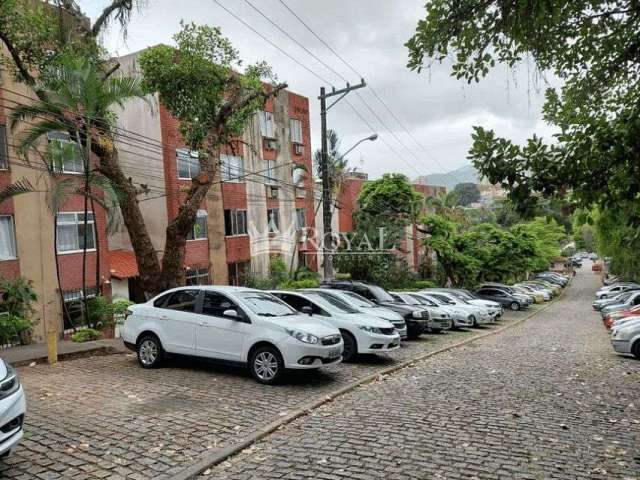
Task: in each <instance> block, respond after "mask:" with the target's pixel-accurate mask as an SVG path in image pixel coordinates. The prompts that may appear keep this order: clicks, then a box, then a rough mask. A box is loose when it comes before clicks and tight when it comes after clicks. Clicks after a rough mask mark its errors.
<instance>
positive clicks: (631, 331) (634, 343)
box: [611, 321, 640, 359]
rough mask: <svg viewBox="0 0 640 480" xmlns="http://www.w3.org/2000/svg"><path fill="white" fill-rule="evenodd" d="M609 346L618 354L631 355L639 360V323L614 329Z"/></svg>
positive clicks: (631, 323)
mask: <svg viewBox="0 0 640 480" xmlns="http://www.w3.org/2000/svg"><path fill="white" fill-rule="evenodd" d="M611 345H612V346H613V349H614V350H615V351H616V352H618V353H624V354H633V355H634V356H635V357H636V358H639V359H640V321H638V322H628V324H625V325H623V326H621V327H619V328H615V329H614V330H613V332H612V334H611Z"/></svg>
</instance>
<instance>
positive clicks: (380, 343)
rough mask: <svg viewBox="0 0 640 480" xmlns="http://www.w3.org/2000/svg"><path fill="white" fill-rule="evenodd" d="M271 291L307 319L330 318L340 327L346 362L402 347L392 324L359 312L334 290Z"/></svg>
mask: <svg viewBox="0 0 640 480" xmlns="http://www.w3.org/2000/svg"><path fill="white" fill-rule="evenodd" d="M271 293H273V294H274V295H276V296H278V298H281V299H282V300H284V301H285V302H287V303H288V304H289V305H291V306H292V307H293V308H295V309H296V310H298V311H300V312H304V313H308V314H309V315H310V316H309V317H308V318H310V319H313V318H315V319H319V320H321V321H327V322H330V323H331V324H332V325H333V326H335V327H336V328H338V329H339V330H340V333H341V334H342V340H343V342H344V353H343V359H344V360H345V361H349V360H351V359H352V358H353V357H354V356H355V355H357V354H359V353H384V352H391V351H393V350H397V349H398V348H400V335H399V334H398V332H397V331H396V329H395V327H394V326H393V325H392V324H391V323H389V322H388V321H387V320H382V319H381V318H377V317H374V316H373V315H369V314H366V313H360V312H359V311H358V310H357V309H355V308H353V307H352V306H350V305H349V304H348V303H346V302H344V301H343V300H341V299H340V298H338V297H336V296H334V295H332V294H331V293H327V292H324V291H322V290H320V289H314V290H299V291H284V290H282V291H272V292H271Z"/></svg>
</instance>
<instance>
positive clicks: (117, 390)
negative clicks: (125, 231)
mask: <svg viewBox="0 0 640 480" xmlns="http://www.w3.org/2000/svg"><path fill="white" fill-rule="evenodd" d="M524 315H525V313H523V312H517V313H509V315H507V318H505V319H504V320H503V321H501V322H500V324H508V323H510V322H514V321H515V320H517V319H518V318H522V317H523V316H524ZM498 326H499V325H498ZM498 326H491V327H489V328H487V329H479V330H470V331H460V332H452V333H449V334H446V335H427V336H424V337H423V338H421V339H420V340H418V341H411V342H406V343H403V348H402V349H400V350H399V351H396V352H392V353H390V354H388V355H379V356H371V357H366V358H363V359H361V360H360V361H358V362H357V363H351V364H342V365H336V366H332V367H330V368H327V369H326V371H324V372H323V373H320V374H317V375H309V374H299V375H296V376H290V377H289V378H288V379H287V381H286V382H285V384H284V385H281V386H277V387H268V386H264V385H259V384H257V383H256V382H254V381H253V380H252V379H251V378H250V377H249V376H248V375H247V374H246V372H245V371H244V370H243V369H231V368H227V367H216V366H213V365H210V364H205V363H202V362H185V361H179V362H173V363H170V364H168V365H166V366H165V367H163V368H160V369H157V370H143V369H142V368H140V367H139V366H138V365H137V363H136V361H135V358H134V357H133V355H111V356H106V357H93V358H82V359H77V360H69V361H64V362H60V363H59V364H58V365H57V366H55V367H50V366H48V365H37V366H34V367H22V368H19V369H18V370H19V372H20V377H21V381H22V383H23V385H24V387H25V389H26V393H27V403H28V412H27V418H26V427H25V438H24V440H23V442H22V443H21V444H20V445H19V446H18V448H17V449H16V450H15V451H14V452H12V455H11V456H10V457H9V458H8V459H7V460H6V461H4V462H0V478H12V479H15V478H17V479H25V480H26V479H34V478H35V479H56V478H64V479H76V480H81V479H94V478H109V479H112V480H117V479H131V480H141V479H150V478H153V479H159V478H166V479H170V478H172V476H173V474H174V473H175V472H178V471H181V470H183V469H185V468H187V467H188V466H189V465H190V464H192V463H194V462H195V461H197V460H199V459H200V458H202V456H203V455H206V454H207V453H210V452H211V451H212V450H215V449H217V448H222V447H225V446H227V445H229V444H232V443H235V442H239V441H241V440H242V439H243V438H244V437H246V436H247V435H248V434H250V433H252V432H254V431H256V430H257V429H259V428H261V427H263V426H264V425H267V424H269V423H271V422H273V421H275V420H278V419H279V418H281V417H282V415H285V414H286V413H287V412H291V411H293V410H296V409H298V408H301V407H302V406H303V405H305V404H307V403H308V402H310V401H312V400H315V399H317V398H320V397H322V396H323V395H326V394H327V393H329V392H332V391H334V390H336V389H338V388H340V387H342V386H344V385H345V384H347V383H349V382H351V381H353V380H355V379H358V378H361V377H363V376H366V375H369V374H371V373H373V372H376V371H378V370H381V369H383V368H386V367H388V366H390V365H393V364H394V363H397V362H399V361H402V360H404V359H407V358H412V357H413V356H415V355H416V354H419V353H422V352H427V351H432V350H435V349H438V348H441V347H443V346H445V345H446V344H450V343H453V342H457V341H460V340H461V339H463V338H468V337H470V336H472V335H478V334H481V333H484V331H485V330H490V329H493V328H497V327H498ZM0 354H1V353H0Z"/></svg>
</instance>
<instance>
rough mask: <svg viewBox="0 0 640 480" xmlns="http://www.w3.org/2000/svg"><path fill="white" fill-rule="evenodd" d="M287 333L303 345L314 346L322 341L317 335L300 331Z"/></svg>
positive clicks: (288, 331)
mask: <svg viewBox="0 0 640 480" xmlns="http://www.w3.org/2000/svg"><path fill="white" fill-rule="evenodd" d="M287 333H288V334H289V335H291V336H292V337H293V338H295V339H296V340H300V341H301V342H303V343H311V344H312V345H315V344H317V343H318V342H319V341H320V339H319V338H318V337H316V336H315V335H312V334H310V333H307V332H301V331H299V330H287Z"/></svg>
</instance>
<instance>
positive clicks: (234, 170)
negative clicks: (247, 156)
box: [220, 154, 244, 183]
mask: <svg viewBox="0 0 640 480" xmlns="http://www.w3.org/2000/svg"><path fill="white" fill-rule="evenodd" d="M220 167H221V168H222V180H223V181H225V182H236V183H241V182H242V181H243V180H244V179H243V178H242V177H243V175H244V162H243V160H242V157H238V156H236V155H224V154H222V155H220Z"/></svg>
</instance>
